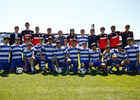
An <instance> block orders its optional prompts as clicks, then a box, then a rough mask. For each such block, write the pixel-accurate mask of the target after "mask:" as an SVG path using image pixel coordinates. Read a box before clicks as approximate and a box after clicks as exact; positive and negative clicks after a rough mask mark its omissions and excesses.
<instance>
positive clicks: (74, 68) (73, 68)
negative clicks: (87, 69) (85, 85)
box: [71, 59, 78, 71]
mask: <svg viewBox="0 0 140 100" xmlns="http://www.w3.org/2000/svg"><path fill="white" fill-rule="evenodd" d="M71 64H73V67H72V70H73V71H78V61H74V60H72V59H71Z"/></svg>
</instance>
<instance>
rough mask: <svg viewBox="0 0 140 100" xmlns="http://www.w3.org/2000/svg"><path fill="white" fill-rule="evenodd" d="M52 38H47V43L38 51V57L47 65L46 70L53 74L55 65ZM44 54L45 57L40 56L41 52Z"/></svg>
mask: <svg viewBox="0 0 140 100" xmlns="http://www.w3.org/2000/svg"><path fill="white" fill-rule="evenodd" d="M52 42H53V37H52V36H50V37H49V38H48V43H46V44H45V45H44V46H43V47H42V48H41V50H40V57H41V59H42V60H44V61H45V62H46V63H48V68H49V70H50V72H52V73H54V72H55V63H54V48H55V46H54V45H53V44H52ZM43 51H44V52H45V56H44V57H43V56H42V52H43Z"/></svg>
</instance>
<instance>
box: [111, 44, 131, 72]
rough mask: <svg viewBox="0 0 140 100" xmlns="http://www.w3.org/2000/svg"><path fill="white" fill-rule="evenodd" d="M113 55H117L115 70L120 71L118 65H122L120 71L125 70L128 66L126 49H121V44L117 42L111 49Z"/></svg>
mask: <svg viewBox="0 0 140 100" xmlns="http://www.w3.org/2000/svg"><path fill="white" fill-rule="evenodd" d="M113 51H114V56H116V57H117V59H116V64H115V67H116V68H117V72H119V71H120V69H119V67H120V66H121V67H122V72H124V71H125V69H126V68H127V67H128V64H129V63H130V61H129V59H128V55H127V53H126V51H124V50H123V45H122V44H118V45H117V49H113Z"/></svg>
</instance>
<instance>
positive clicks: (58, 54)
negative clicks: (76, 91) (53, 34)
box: [54, 40, 67, 71]
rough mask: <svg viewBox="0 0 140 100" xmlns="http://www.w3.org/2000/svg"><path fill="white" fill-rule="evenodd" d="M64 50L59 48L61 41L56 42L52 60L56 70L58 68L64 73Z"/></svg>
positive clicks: (65, 63)
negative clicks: (53, 59)
mask: <svg viewBox="0 0 140 100" xmlns="http://www.w3.org/2000/svg"><path fill="white" fill-rule="evenodd" d="M66 57H67V55H66V49H65V48H64V47H61V41H60V40H57V41H56V48H55V49H54V58H55V63H56V66H57V68H58V67H60V68H62V70H63V71H64V70H65V69H66V65H67V61H66Z"/></svg>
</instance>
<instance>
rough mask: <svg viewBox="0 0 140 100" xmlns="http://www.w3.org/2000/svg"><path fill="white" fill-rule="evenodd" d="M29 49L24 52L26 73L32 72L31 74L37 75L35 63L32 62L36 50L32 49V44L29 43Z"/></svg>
mask: <svg viewBox="0 0 140 100" xmlns="http://www.w3.org/2000/svg"><path fill="white" fill-rule="evenodd" d="M27 46H28V49H26V50H24V52H23V55H24V64H25V66H24V72H27V71H30V70H31V74H33V73H35V68H34V62H33V61H32V60H33V58H34V49H33V48H32V43H31V42H29V43H28V44H27Z"/></svg>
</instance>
